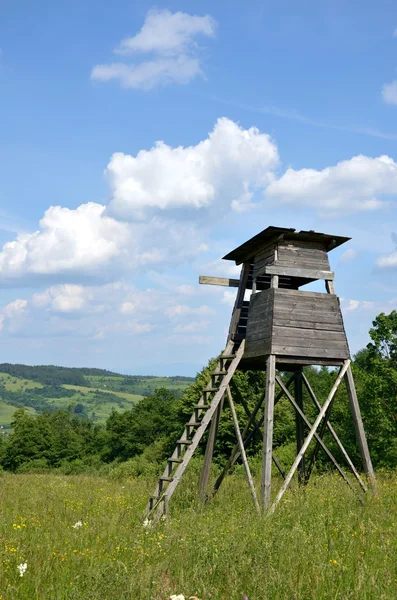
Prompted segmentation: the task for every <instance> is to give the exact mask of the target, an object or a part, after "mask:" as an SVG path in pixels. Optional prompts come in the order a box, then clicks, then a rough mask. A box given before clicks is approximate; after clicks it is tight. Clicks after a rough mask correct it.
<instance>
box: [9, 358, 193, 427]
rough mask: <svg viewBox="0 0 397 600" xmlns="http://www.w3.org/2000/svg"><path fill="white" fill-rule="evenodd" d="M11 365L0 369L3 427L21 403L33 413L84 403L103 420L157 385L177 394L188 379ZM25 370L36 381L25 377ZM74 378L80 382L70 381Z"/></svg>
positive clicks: (89, 413) (87, 411)
mask: <svg viewBox="0 0 397 600" xmlns="http://www.w3.org/2000/svg"><path fill="white" fill-rule="evenodd" d="M3 367H4V365H3ZM11 367H12V369H13V372H12V373H11V374H10V373H5V372H4V373H3V372H0V426H2V427H3V428H5V429H9V428H10V426H11V425H10V424H11V421H12V417H13V414H14V412H15V410H16V409H17V408H20V407H23V408H24V409H25V410H26V411H27V412H29V413H31V414H36V413H42V412H43V411H45V410H56V409H70V408H72V409H73V407H75V406H76V405H78V404H80V405H82V406H83V407H84V416H86V417H88V418H89V419H91V420H92V421H94V422H95V423H100V424H104V423H105V421H106V419H107V418H108V417H109V415H110V413H111V411H112V410H117V411H124V410H131V408H132V406H133V405H134V404H135V403H136V402H138V401H139V400H141V399H142V398H143V397H144V396H149V395H151V394H153V393H154V392H155V390H156V389H158V388H160V387H165V388H167V389H168V390H170V391H173V392H174V393H175V394H176V395H177V396H180V395H182V394H183V391H184V390H185V389H186V387H188V385H190V383H191V381H192V379H191V378H183V377H140V376H136V377H135V376H134V377H132V376H124V375H117V374H111V375H90V374H86V370H85V369H69V370H68V369H62V368H59V367H35V368H34V369H35V370H33V368H32V367H26V366H24V365H11ZM94 371H95V370H94ZM96 371H97V370H96ZM14 372H15V373H14ZM26 373H27V374H29V373H30V374H31V376H32V377H35V378H37V381H36V380H35V381H33V380H31V379H28V378H26V377H25V375H26ZM32 373H33V374H32ZM104 373H106V371H105V372H104ZM19 375H21V376H19ZM22 375H23V376H22ZM68 377H70V379H69V381H70V383H68ZM76 378H79V380H80V381H81V382H82V384H79V385H77V384H76V383H74V382H73V381H74V380H75V379H76ZM40 379H41V381H40ZM51 382H53V383H51ZM83 384H84V385H83ZM62 390H64V393H63V392H62ZM80 414H81V412H80Z"/></svg>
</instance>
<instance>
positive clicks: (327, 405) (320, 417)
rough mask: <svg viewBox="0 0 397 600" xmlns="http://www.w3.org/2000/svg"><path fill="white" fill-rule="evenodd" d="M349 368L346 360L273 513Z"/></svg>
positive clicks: (288, 476)
mask: <svg viewBox="0 0 397 600" xmlns="http://www.w3.org/2000/svg"><path fill="white" fill-rule="evenodd" d="M349 366H350V360H345V362H344V365H343V367H342V369H341V371H340V373H339V375H338V378H337V380H336V381H335V383H334V385H333V387H332V389H331V391H330V393H329V396H328V398H327V400H326V401H325V402H324V404H323V406H322V408H321V410H320V412H319V414H318V416H317V419H316V420H315V422H314V425H313V427H312V428H311V430H310V431H309V434H308V436H307V438H306V439H305V442H304V444H303V446H302V448H301V449H300V452H299V454H298V456H297V457H296V459H295V461H294V464H293V465H292V467H291V470H290V472H289V473H288V475H287V477H286V479H285V481H284V483H283V485H282V487H281V489H280V491H279V493H278V494H277V497H276V500H275V501H274V503H273V506H272V512H273V510H274V509H275V508H276V505H277V504H278V503H279V502H280V500H281V498H282V497H283V496H284V493H285V490H286V489H287V487H288V486H289V484H290V482H291V479H292V477H293V476H294V473H295V471H296V469H297V468H298V465H299V463H300V461H301V460H302V456H303V455H304V453H305V452H306V450H307V449H308V447H309V444H310V442H311V441H312V439H313V437H314V435H315V434H316V431H317V429H318V426H319V425H320V423H321V421H322V419H323V418H324V415H325V413H326V412H327V409H328V407H329V405H330V404H331V402H332V400H333V397H334V396H335V394H336V391H337V389H338V387H339V385H340V382H341V381H342V379H343V377H344V376H345V373H346V371H347V369H348V368H349Z"/></svg>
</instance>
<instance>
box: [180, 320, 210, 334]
mask: <svg viewBox="0 0 397 600" xmlns="http://www.w3.org/2000/svg"><path fill="white" fill-rule="evenodd" d="M208 325H209V321H191V322H190V323H184V324H179V325H177V326H176V327H175V328H174V332H175V333H189V332H196V331H202V330H203V329H207V327H208Z"/></svg>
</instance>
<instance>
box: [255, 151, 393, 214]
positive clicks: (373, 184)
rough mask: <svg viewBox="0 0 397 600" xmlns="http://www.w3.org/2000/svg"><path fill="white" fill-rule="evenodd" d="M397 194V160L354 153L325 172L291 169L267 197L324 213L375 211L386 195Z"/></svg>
mask: <svg viewBox="0 0 397 600" xmlns="http://www.w3.org/2000/svg"><path fill="white" fill-rule="evenodd" d="M396 194H397V163H395V162H394V160H393V159H392V158H390V157H388V156H379V157H378V158H370V157H368V156H363V155H359V156H354V157H353V158H351V159H350V160H344V161H342V162H340V163H337V164H336V165H335V166H333V167H327V168H325V169H323V170H322V171H316V170H315V169H301V170H299V171H296V170H294V169H291V168H290V169H287V171H286V172H285V173H284V175H282V177H280V179H278V180H277V181H274V182H273V183H271V184H270V185H269V187H268V188H267V191H266V197H267V198H268V199H270V200H273V201H277V202H279V203H281V204H296V205H298V203H299V206H302V207H305V206H306V207H311V208H314V209H316V210H317V211H318V212H320V213H323V214H327V213H328V214H329V213H334V214H335V213H337V212H338V211H339V210H341V209H343V210H344V211H345V212H355V211H371V210H375V209H378V208H380V207H382V205H383V204H385V202H384V201H383V199H380V198H379V197H381V198H383V196H387V195H396Z"/></svg>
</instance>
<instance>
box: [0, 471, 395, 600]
mask: <svg viewBox="0 0 397 600" xmlns="http://www.w3.org/2000/svg"><path fill="white" fill-rule="evenodd" d="M152 484H153V481H151V480H146V479H142V480H141V479H140V480H126V481H114V480H111V479H105V478H95V477H83V476H78V477H77V476H76V477H62V476H54V475H4V476H3V477H2V480H1V486H0V506H1V520H0V536H1V538H2V544H1V546H0V563H1V569H0V598H1V600H5V599H7V600H8V599H12V600H47V599H54V600H66V599H70V600H127V599H128V600H166V599H167V598H169V596H170V595H171V594H183V595H184V596H185V598H189V597H190V596H197V598H199V599H200V600H207V599H211V600H226V599H227V600H241V599H242V598H243V596H247V597H248V598H249V600H322V599H326V600H328V599H329V600H331V599H332V600H350V599H355V600H383V599H391V600H393V599H394V598H396V597H397V561H396V556H397V478H396V475H395V474H393V475H390V476H387V477H386V476H384V477H383V479H382V480H381V481H380V482H379V488H378V492H377V493H376V494H370V495H368V497H367V500H366V503H365V505H364V506H361V505H360V504H359V503H358V502H357V501H356V500H355V499H354V498H353V496H352V494H351V492H350V490H349V489H348V488H347V486H346V485H345V484H344V483H343V482H342V481H341V480H340V479H338V478H337V477H336V476H326V477H318V478H314V479H313V483H311V484H310V485H309V486H308V487H306V488H305V489H304V490H301V491H299V492H296V493H288V494H286V495H285V497H284V498H283V500H282V503H281V505H280V507H279V508H278V509H277V511H276V512H275V513H274V514H273V515H268V516H266V517H264V518H261V519H259V518H258V517H257V516H256V514H255V512H254V510H253V508H252V503H251V498H250V495H249V492H248V490H247V485H246V482H245V480H244V479H243V477H242V476H241V475H234V476H231V477H229V478H228V479H227V480H225V483H224V485H223V487H222V488H221V490H220V492H219V494H218V495H217V497H216V498H215V499H214V500H213V501H211V502H209V503H208V504H207V505H206V506H204V507H203V506H201V505H200V504H199V503H198V502H197V499H196V497H195V492H194V490H195V489H196V484H197V476H196V475H194V474H192V473H190V474H189V473H188V474H187V478H186V479H185V480H184V481H183V482H182V484H181V486H180V488H181V489H178V491H177V492H176V494H175V501H174V499H173V501H172V503H171V505H170V509H171V518H170V522H169V524H168V525H167V524H164V523H162V524H160V525H159V527H157V528H155V529H150V528H149V529H147V528H146V529H145V528H144V527H143V526H142V523H141V513H142V510H143V508H144V505H145V502H146V498H147V495H148V494H149V493H150V492H151V491H152V490H151V488H152ZM78 521H81V522H82V523H83V525H82V526H81V527H77V528H73V525H74V524H75V523H77V522H78ZM25 562H26V563H27V571H26V573H25V575H24V576H23V577H19V575H18V571H17V565H18V564H21V563H25Z"/></svg>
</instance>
